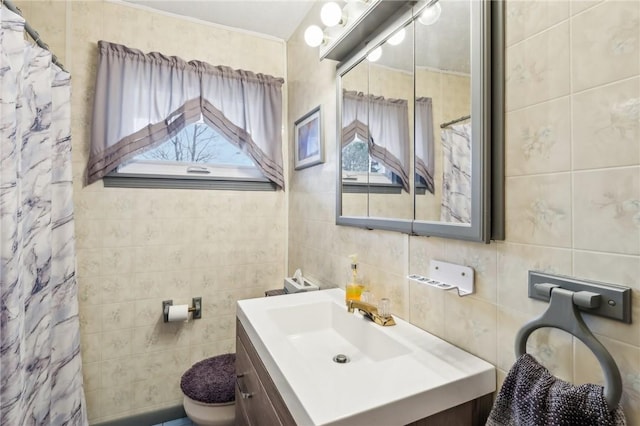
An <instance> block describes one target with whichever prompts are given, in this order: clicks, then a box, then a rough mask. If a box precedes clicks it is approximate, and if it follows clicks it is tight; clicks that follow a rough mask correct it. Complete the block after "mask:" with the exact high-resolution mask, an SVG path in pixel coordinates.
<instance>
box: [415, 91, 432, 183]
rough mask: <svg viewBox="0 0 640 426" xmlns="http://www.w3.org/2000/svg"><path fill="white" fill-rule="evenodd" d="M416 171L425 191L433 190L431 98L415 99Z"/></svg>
mask: <svg viewBox="0 0 640 426" xmlns="http://www.w3.org/2000/svg"><path fill="white" fill-rule="evenodd" d="M415 139H416V148H415V149H416V173H417V174H418V175H419V176H420V177H422V178H423V179H424V180H425V181H426V183H427V191H429V192H431V193H432V194H433V193H434V191H435V185H434V183H433V173H434V170H435V158H434V155H435V154H434V136H433V104H432V102H431V98H417V99H416V137H415Z"/></svg>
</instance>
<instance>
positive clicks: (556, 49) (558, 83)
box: [505, 22, 570, 111]
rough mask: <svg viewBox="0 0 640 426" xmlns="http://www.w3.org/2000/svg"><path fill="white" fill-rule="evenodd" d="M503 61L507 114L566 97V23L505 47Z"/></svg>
mask: <svg viewBox="0 0 640 426" xmlns="http://www.w3.org/2000/svg"><path fill="white" fill-rule="evenodd" d="M505 62H506V63H505V74H506V81H505V84H506V95H505V102H506V110H507V111H513V110H515V109H519V108H523V107H526V106H530V105H535V104H537V103H539V102H542V101H548V100H551V99H555V98H558V97H561V96H565V95H568V94H569V92H570V74H569V23H568V22H563V23H561V24H559V25H557V26H555V27H553V28H551V29H549V30H547V31H544V32H542V33H540V34H538V35H536V36H534V37H532V38H529V39H526V40H525V41H523V42H522V43H518V44H515V45H513V46H511V47H508V48H507V49H506V61H505Z"/></svg>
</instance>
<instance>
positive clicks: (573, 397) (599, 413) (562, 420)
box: [487, 354, 627, 426]
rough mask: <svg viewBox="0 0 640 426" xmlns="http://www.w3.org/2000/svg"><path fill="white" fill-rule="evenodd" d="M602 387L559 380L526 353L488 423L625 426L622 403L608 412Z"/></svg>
mask: <svg viewBox="0 0 640 426" xmlns="http://www.w3.org/2000/svg"><path fill="white" fill-rule="evenodd" d="M603 389H604V388H603V387H602V386H599V385H594V384H586V385H579V386H576V385H573V384H571V383H567V382H565V381H564V380H560V379H558V378H557V377H555V376H553V375H551V373H549V371H548V370H547V369H546V368H544V367H543V366H542V365H540V364H538V362H537V361H536V360H535V359H534V358H533V357H532V356H531V355H529V354H524V355H522V356H521V357H520V358H518V360H517V361H516V363H515V364H514V365H513V367H511V370H510V371H509V374H507V378H506V379H505V381H504V383H503V385H502V388H501V389H500V392H499V393H498V397H497V398H496V402H495V404H494V405H493V408H492V409H491V414H490V415H489V420H487V426H510V425H513V426H516V425H517V426H541V425H549V426H574V425H575V426H578V425H580V426H583V425H584V426H590V425H593V426H618V425H626V424H627V423H626V420H625V417H624V413H623V412H622V408H620V406H618V407H617V408H616V410H614V411H613V412H609V409H608V407H607V402H606V401H605V399H604V395H603V393H602V392H603Z"/></svg>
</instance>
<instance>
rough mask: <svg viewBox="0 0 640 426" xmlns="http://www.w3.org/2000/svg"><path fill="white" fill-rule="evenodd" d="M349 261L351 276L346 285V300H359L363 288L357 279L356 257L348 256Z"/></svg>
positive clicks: (354, 255) (355, 255)
mask: <svg viewBox="0 0 640 426" xmlns="http://www.w3.org/2000/svg"><path fill="white" fill-rule="evenodd" d="M349 259H350V260H351V274H350V277H349V280H348V281H347V285H346V296H345V298H346V300H347V302H348V301H349V300H360V296H361V295H362V289H363V286H362V284H361V283H360V279H359V278H358V255H357V254H352V255H350V256H349Z"/></svg>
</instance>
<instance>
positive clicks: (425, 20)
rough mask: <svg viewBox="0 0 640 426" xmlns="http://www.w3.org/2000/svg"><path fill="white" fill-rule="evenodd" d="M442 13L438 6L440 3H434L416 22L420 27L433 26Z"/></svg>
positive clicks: (440, 7)
mask: <svg viewBox="0 0 640 426" xmlns="http://www.w3.org/2000/svg"><path fill="white" fill-rule="evenodd" d="M441 13H442V6H440V2H435V3H434V4H432V5H431V6H427V8H426V9H425V10H424V12H422V14H420V16H419V17H418V22H420V23H421V24H422V25H431V24H435V22H436V21H437V20H438V18H440V14H441Z"/></svg>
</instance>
